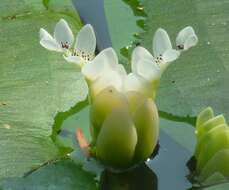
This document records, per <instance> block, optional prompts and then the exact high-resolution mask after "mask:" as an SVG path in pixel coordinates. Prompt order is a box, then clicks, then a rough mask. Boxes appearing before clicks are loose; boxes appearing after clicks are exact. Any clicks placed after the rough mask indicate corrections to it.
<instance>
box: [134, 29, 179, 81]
mask: <svg viewBox="0 0 229 190" xmlns="http://www.w3.org/2000/svg"><path fill="white" fill-rule="evenodd" d="M152 46H153V55H152V54H151V53H150V52H149V51H148V50H147V49H145V48H144V47H140V46H138V47H136V48H135V49H134V51H133V53H132V59H131V61H132V62H131V69H132V72H133V73H135V74H136V75H139V76H141V77H142V78H144V79H145V80H147V81H149V82H150V83H151V82H153V81H155V80H159V79H160V77H161V74H162V73H163V72H164V70H165V69H166V68H167V67H168V65H169V64H170V63H171V62H172V61H174V60H176V59H177V58H178V57H179V55H180V52H179V51H177V50H175V49H173V48H172V44H171V41H170V38H169V36H168V34H167V32H166V31H165V30H164V29H162V28H159V29H158V30H157V31H156V33H155V35H154V38H153V45H152Z"/></svg>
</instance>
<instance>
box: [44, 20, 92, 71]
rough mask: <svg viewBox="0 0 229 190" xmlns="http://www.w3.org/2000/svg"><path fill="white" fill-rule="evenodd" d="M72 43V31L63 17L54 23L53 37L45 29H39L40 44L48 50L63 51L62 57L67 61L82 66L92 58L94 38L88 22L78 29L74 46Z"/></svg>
mask: <svg viewBox="0 0 229 190" xmlns="http://www.w3.org/2000/svg"><path fill="white" fill-rule="evenodd" d="M73 43H74V36H73V33H72V31H71V29H70V27H69V25H68V23H67V22H66V21H65V20H64V19H60V21H59V22H58V23H57V24H56V26H55V30H54V36H53V37H52V36H51V35H50V34H49V33H48V32H47V31H46V30H45V29H43V28H41V29H40V44H41V45H42V46H43V47H44V48H46V49H48V50H51V51H56V52H62V53H64V58H65V60H67V61H68V62H73V63H76V64H77V65H79V66H80V67H82V66H83V65H84V64H85V63H87V62H88V61H91V60H92V59H93V58H94V52H95V48H96V38H95V33H94V30H93V27H92V26H91V25H90V24H87V25H85V26H84V27H83V28H82V29H81V30H80V31H79V33H78V34H77V36H76V42H75V44H74V47H72V46H73Z"/></svg>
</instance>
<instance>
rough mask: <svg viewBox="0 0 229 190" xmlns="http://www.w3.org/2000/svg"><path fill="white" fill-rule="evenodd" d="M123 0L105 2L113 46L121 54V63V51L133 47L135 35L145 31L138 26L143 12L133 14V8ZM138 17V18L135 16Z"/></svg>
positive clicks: (122, 58) (106, 0)
mask: <svg viewBox="0 0 229 190" xmlns="http://www.w3.org/2000/svg"><path fill="white" fill-rule="evenodd" d="M127 3H128V1H127V2H126V3H125V2H124V1H123V0H104V8H105V14H106V18H107V22H108V27H109V32H110V36H111V41H112V46H113V48H114V49H115V50H116V52H117V53H118V54H119V58H121V61H126V60H124V57H123V56H121V49H122V48H126V47H127V49H128V46H131V45H132V43H133V41H134V35H137V34H138V33H139V32H142V31H143V30H142V29H141V28H140V27H139V26H138V25H137V21H138V20H140V19H142V16H144V15H143V14H141V12H133V10H132V9H131V7H130V6H129V5H128V4H127ZM135 15H136V16H135Z"/></svg>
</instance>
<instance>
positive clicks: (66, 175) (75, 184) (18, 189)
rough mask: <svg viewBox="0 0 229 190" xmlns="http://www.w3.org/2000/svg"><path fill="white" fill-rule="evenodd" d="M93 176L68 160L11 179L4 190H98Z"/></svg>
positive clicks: (3, 185)
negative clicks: (22, 176)
mask: <svg viewBox="0 0 229 190" xmlns="http://www.w3.org/2000/svg"><path fill="white" fill-rule="evenodd" d="M93 177H94V176H93V175H91V174H89V173H87V172H85V171H83V170H82V169H81V167H79V166H76V165H75V164H74V163H73V162H72V161H69V160H66V161H61V162H57V163H54V164H50V165H48V166H46V167H43V168H40V169H39V170H37V171H35V172H33V173H32V174H30V175H29V176H27V177H24V178H9V179H7V180H5V181H4V182H3V183H2V187H0V188H2V190H9V189H14V190H38V189H40V190H46V189H47V190H48V189H52V190H63V189H67V190H75V189H77V190H96V189H97V187H96V184H95V181H94V179H93Z"/></svg>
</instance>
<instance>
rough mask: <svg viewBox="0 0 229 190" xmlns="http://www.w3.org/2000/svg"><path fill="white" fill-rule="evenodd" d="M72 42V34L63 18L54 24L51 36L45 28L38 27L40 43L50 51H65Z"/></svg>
mask: <svg viewBox="0 0 229 190" xmlns="http://www.w3.org/2000/svg"><path fill="white" fill-rule="evenodd" d="M73 42H74V36H73V34H72V31H71V29H70V27H69V26H68V23H67V22H66V21H65V20H64V19H60V21H59V22H58V23H57V24H56V26H55V30H54V36H53V37H52V36H51V35H50V34H49V33H48V32H47V31H46V30H45V29H43V28H41V29H40V44H41V45H42V46H43V47H44V48H46V49H48V50H51V51H57V52H66V50H68V49H70V47H71V46H72V44H73Z"/></svg>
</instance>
